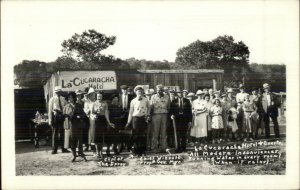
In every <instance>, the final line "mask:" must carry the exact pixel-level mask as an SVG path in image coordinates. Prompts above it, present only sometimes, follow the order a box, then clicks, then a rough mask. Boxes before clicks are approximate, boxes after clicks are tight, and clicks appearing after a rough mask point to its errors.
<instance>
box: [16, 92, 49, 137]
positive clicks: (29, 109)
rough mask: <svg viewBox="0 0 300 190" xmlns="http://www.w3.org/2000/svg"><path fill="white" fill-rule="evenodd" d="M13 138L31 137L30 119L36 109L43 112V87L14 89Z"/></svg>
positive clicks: (44, 106) (44, 105)
mask: <svg viewBox="0 0 300 190" xmlns="http://www.w3.org/2000/svg"><path fill="white" fill-rule="evenodd" d="M14 96H15V139H16V140H17V139H29V138H30V137H31V135H32V134H31V131H30V127H29V126H30V119H33V118H34V117H35V113H36V111H37V110H38V111H39V112H40V113H45V111H46V103H45V98H44V90H43V88H33V89H15V91H14Z"/></svg>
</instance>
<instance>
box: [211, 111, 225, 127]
mask: <svg viewBox="0 0 300 190" xmlns="http://www.w3.org/2000/svg"><path fill="white" fill-rule="evenodd" d="M210 112H211V115H212V120H211V128H212V129H223V128H224V126H223V119H222V112H223V109H222V107H221V106H216V105H214V106H213V107H212V108H211V110H210Z"/></svg>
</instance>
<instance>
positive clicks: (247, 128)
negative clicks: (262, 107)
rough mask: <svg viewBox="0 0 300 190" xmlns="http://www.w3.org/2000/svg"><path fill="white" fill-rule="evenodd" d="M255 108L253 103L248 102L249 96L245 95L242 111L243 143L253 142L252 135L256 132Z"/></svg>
mask: <svg viewBox="0 0 300 190" xmlns="http://www.w3.org/2000/svg"><path fill="white" fill-rule="evenodd" d="M256 109H257V108H256V106H255V103H254V102H253V101H251V100H250V95H249V94H246V95H245V101H244V103H243V110H244V120H243V132H244V141H247V138H248V139H249V140H251V141H252V140H253V138H252V137H253V133H255V131H256V122H255V118H254V117H255V116H256V113H255V112H256Z"/></svg>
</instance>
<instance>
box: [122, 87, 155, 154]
mask: <svg viewBox="0 0 300 190" xmlns="http://www.w3.org/2000/svg"><path fill="white" fill-rule="evenodd" d="M134 92H135V93H136V95H137V97H136V98H134V99H133V100H132V101H131V102H130V110H129V115H128V121H127V124H126V126H125V129H127V128H128V127H129V125H130V123H131V122H132V140H133V146H134V154H138V156H142V155H143V154H145V151H146V148H147V127H148V124H147V123H148V122H149V120H150V116H149V115H150V103H149V101H148V100H147V98H145V97H143V88H142V87H140V86H137V87H135V89H134Z"/></svg>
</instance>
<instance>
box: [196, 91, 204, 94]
mask: <svg viewBox="0 0 300 190" xmlns="http://www.w3.org/2000/svg"><path fill="white" fill-rule="evenodd" d="M196 94H197V95H201V94H204V92H203V91H202V90H197V92H196Z"/></svg>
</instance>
